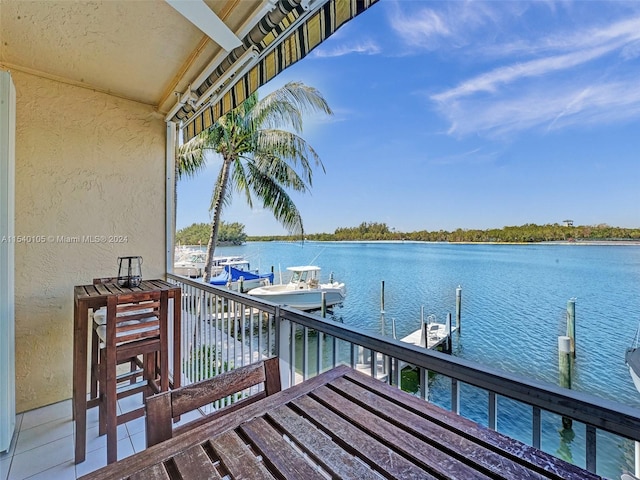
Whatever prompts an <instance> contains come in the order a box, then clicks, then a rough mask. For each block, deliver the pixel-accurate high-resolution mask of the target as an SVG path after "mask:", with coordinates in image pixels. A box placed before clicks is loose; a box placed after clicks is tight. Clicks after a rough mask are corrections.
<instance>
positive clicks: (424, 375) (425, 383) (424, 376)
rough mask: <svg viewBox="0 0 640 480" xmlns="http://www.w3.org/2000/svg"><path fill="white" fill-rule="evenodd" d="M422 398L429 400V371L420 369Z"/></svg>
mask: <svg viewBox="0 0 640 480" xmlns="http://www.w3.org/2000/svg"><path fill="white" fill-rule="evenodd" d="M419 372H420V398H422V399H423V400H427V399H428V398H429V371H428V370H427V369H425V368H420V369H419Z"/></svg>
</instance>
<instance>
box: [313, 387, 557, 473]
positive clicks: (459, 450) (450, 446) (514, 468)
mask: <svg viewBox="0 0 640 480" xmlns="http://www.w3.org/2000/svg"><path fill="white" fill-rule="evenodd" d="M333 385H336V386H338V385H339V388H340V392H341V394H345V395H347V398H345V399H343V397H341V396H340V395H338V394H337V393H336V392H334V391H332V390H329V389H328V388H324V389H322V390H320V391H318V395H319V396H320V398H322V399H323V400H324V401H328V402H330V403H332V405H334V406H335V408H336V409H337V408H352V409H353V412H345V414H346V415H349V416H350V417H351V416H352V415H353V416H354V418H358V419H361V420H360V421H361V422H362V423H361V425H369V423H368V422H370V421H371V419H375V418H387V419H390V423H392V424H394V425H395V428H392V427H391V426H389V428H390V429H391V430H395V429H398V430H401V431H402V436H405V435H406V436H407V442H408V444H409V445H410V444H411V443H412V442H415V440H412V439H413V438H415V437H418V438H422V439H424V440H426V441H427V443H429V444H431V445H433V446H435V447H436V448H438V449H439V450H441V451H442V452H444V454H445V456H446V457H450V456H455V457H457V458H459V459H460V461H462V462H464V463H466V464H471V465H473V467H472V468H474V469H475V468H480V469H485V470H488V471H492V472H493V473H495V474H497V475H500V476H502V475H505V476H506V478H519V479H532V480H533V479H542V478H548V475H542V474H540V473H538V472H536V471H535V470H533V471H532V467H533V465H531V464H526V463H525V462H516V461H514V460H513V459H510V458H506V457H504V456H503V455H501V454H496V452H495V450H492V449H490V448H487V447H486V446H484V445H482V444H479V443H477V442H475V441H473V440H472V439H471V438H469V437H467V436H462V435H459V433H458V432H456V431H455V430H454V431H452V430H450V429H449V428H445V427H443V426H440V425H439V424H437V423H433V422H432V421H431V419H430V418H429V417H424V416H419V415H417V414H415V413H413V412H411V411H410V410H406V409H404V408H402V406H400V405H397V404H394V403H392V402H390V401H388V400H386V399H384V398H383V397H380V396H378V395H376V393H375V392H373V391H369V390H366V389H363V388H362V387H360V386H358V385H355V384H353V383H351V382H348V381H346V380H345V381H344V382H335V383H334V384H333ZM356 398H357V399H358V401H360V402H363V403H364V404H366V405H367V409H368V410H371V412H368V413H367V414H364V413H363V410H364V409H363V408H361V407H357V406H356V405H355V404H354V403H352V401H351V399H356ZM343 404H344V406H342V405H343ZM458 418H459V417H458ZM454 420H455V419H454ZM452 423H453V422H452ZM383 425H386V424H385V423H384V422H378V423H375V422H374V425H371V426H372V427H373V429H374V431H372V434H375V435H378V436H382V438H385V436H387V435H388V432H387V431H385V430H386V429H385V430H383V429H382V426H383ZM494 433H495V432H494ZM523 463H525V464H523Z"/></svg>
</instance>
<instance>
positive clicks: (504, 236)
mask: <svg viewBox="0 0 640 480" xmlns="http://www.w3.org/2000/svg"><path fill="white" fill-rule="evenodd" d="M223 223H224V222H223ZM198 225H199V224H193V225H192V226H190V227H187V228H184V229H182V230H180V231H178V232H177V233H176V241H180V243H181V244H186V245H197V244H198V236H196V235H191V234H190V235H187V233H188V232H190V231H192V230H195V229H196V227H197V226H198ZM203 225H204V224H203ZM229 225H233V229H232V230H231V233H229V235H225V236H224V237H225V240H226V241H227V242H228V244H235V245H238V244H241V243H242V242H244V241H245V240H246V241H249V242H251V241H254V242H257V241H263V242H264V241H267V242H268V241H290V242H294V241H300V240H301V237H300V235H258V236H255V235H254V236H247V235H245V234H244V225H242V224H240V223H233V224H229ZM221 230H222V229H221ZM203 233H204V232H203ZM206 235H207V237H206V238H204V237H203V238H200V241H201V242H202V243H203V244H206V243H205V242H206V240H207V239H208V233H207V234H206ZM187 239H188V241H187ZM304 239H305V240H312V241H325V242H329V241H376V240H377V241H381V240H383V241H403V240H404V241H420V242H450V243H540V242H618V243H623V242H640V228H621V227H611V226H609V225H606V224H599V225H581V226H568V225H560V224H558V223H554V224H547V225H535V224H532V223H528V224H525V225H521V226H506V227H503V228H492V229H488V230H478V229H462V228H458V229H457V230H454V231H451V232H449V231H446V230H438V231H433V232H430V231H427V230H420V231H417V232H400V231H397V230H395V229H394V228H389V227H388V226H387V224H386V223H376V222H363V223H361V224H360V225H359V226H357V227H343V228H337V229H336V230H335V232H334V233H305V235H304Z"/></svg>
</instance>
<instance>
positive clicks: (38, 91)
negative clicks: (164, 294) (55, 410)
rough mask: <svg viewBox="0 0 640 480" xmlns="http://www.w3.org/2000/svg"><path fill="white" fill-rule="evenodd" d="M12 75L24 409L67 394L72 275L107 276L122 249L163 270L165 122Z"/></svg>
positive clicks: (148, 112)
mask: <svg viewBox="0 0 640 480" xmlns="http://www.w3.org/2000/svg"><path fill="white" fill-rule="evenodd" d="M13 79H14V82H15V86H16V94H17V105H16V111H17V126H16V221H15V230H16V235H17V236H23V237H27V238H26V239H25V240H31V243H17V244H16V248H15V255H16V258H15V260H16V262H15V263H16V276H15V278H16V390H17V391H16V396H17V398H16V401H17V410H18V411H25V410H29V409H32V408H35V407H38V406H42V405H47V404H50V403H53V402H56V401H59V400H62V399H66V398H70V397H71V395H72V358H73V286H74V285H78V284H86V283H91V280H92V278H93V277H99V276H113V275H116V274H117V257H118V256H123V255H141V256H142V257H143V258H144V264H143V276H144V277H145V278H157V277H161V276H163V275H164V272H165V268H164V258H165V257H164V251H165V241H164V238H165V192H164V190H165V153H164V150H165V124H164V121H163V119H162V118H161V117H160V116H159V115H158V114H156V113H155V112H154V111H153V109H152V108H151V107H148V106H145V105H142V104H138V103H135V102H131V101H126V100H122V99H119V98H116V97H112V96H110V95H106V94H103V93H96V92H94V91H91V90H87V89H84V88H78V87H74V86H70V85H67V84H64V83H59V82H55V81H51V80H47V79H43V78H40V77H36V76H32V75H28V74H24V73H20V72H14V73H13ZM29 236H30V237H32V238H28V237H29ZM38 236H40V238H37V237H38ZM83 236H87V237H89V236H91V237H95V236H98V237H102V238H98V241H97V242H88V241H87V240H86V239H85V238H83ZM112 236H115V237H116V238H115V239H114V238H110V237H112ZM110 240H117V241H116V242H114V241H111V242H110Z"/></svg>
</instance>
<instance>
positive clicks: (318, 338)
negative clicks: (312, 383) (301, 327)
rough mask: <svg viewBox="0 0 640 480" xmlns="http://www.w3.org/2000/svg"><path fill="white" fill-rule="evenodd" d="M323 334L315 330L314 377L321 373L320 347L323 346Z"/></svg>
mask: <svg viewBox="0 0 640 480" xmlns="http://www.w3.org/2000/svg"><path fill="white" fill-rule="evenodd" d="M323 338H324V333H322V332H319V331H317V330H316V345H317V348H316V375H319V374H320V373H321V372H322V347H323V346H324V345H323V343H324V342H323Z"/></svg>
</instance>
